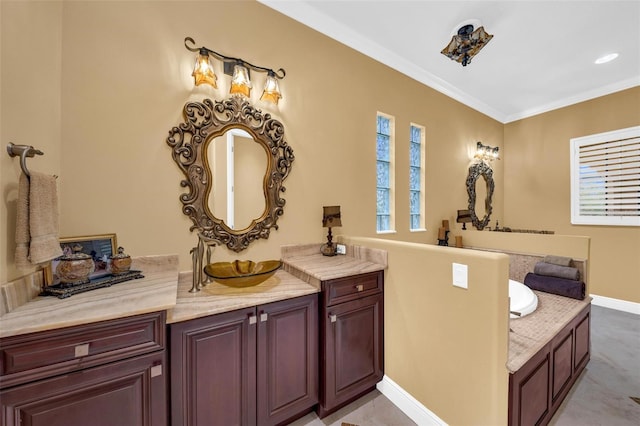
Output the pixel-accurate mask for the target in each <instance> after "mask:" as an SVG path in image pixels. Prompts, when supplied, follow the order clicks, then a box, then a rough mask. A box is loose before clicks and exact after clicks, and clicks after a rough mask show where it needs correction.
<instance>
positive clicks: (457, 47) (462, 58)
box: [440, 19, 493, 67]
mask: <svg viewBox="0 0 640 426" xmlns="http://www.w3.org/2000/svg"><path fill="white" fill-rule="evenodd" d="M474 24H475V25H474ZM492 38H493V35H491V34H489V33H487V32H486V31H485V30H484V27H483V26H482V25H480V21H478V20H477V19H473V20H470V21H465V22H464V23H462V24H459V26H458V30H457V32H456V33H454V34H453V36H452V37H451V41H450V42H449V44H448V45H447V46H446V47H445V48H444V49H442V51H441V52H440V53H442V54H443V55H445V56H446V57H448V58H449V59H451V60H452V61H457V62H460V63H461V64H462V66H463V67H466V66H467V65H469V64H470V63H471V59H473V57H474V56H476V55H477V54H478V52H480V50H481V49H482V48H483V47H484V46H485V45H486V44H487V43H489V41H491V39H492Z"/></svg>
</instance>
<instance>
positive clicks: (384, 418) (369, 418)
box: [291, 306, 640, 426]
mask: <svg viewBox="0 0 640 426" xmlns="http://www.w3.org/2000/svg"><path fill="white" fill-rule="evenodd" d="M631 396H634V397H640V315H634V314H629V313H626V312H620V311H616V310H613V309H607V308H602V307H599V306H592V310H591V360H590V361H589V364H587V367H586V368H585V370H584V372H583V373H582V375H581V376H580V377H579V378H578V380H577V382H576V384H575V385H574V387H573V389H571V391H570V392H569V395H567V398H566V399H565V400H564V402H563V404H562V406H560V408H559V409H558V411H557V413H556V414H555V416H554V417H553V419H551V422H550V423H549V425H550V426H638V425H640V404H638V403H636V402H634V401H633V400H632V399H631V398H630V397H631ZM343 422H344V423H351V424H355V425H358V426H409V425H415V423H414V422H412V421H411V419H409V418H408V417H407V416H406V415H405V414H403V413H402V412H401V411H400V410H399V409H398V408H397V407H396V406H395V405H393V404H392V403H391V402H390V401H389V400H388V399H387V398H385V397H384V395H382V394H381V393H380V392H378V391H374V392H371V393H370V394H368V395H366V396H364V397H363V398H360V399H359V400H358V401H356V402H354V403H352V404H351V405H348V406H347V407H345V408H343V409H342V410H339V411H338V412H336V413H334V414H332V415H330V416H327V417H325V418H324V419H322V420H320V419H318V417H317V416H316V415H315V414H313V413H311V414H308V415H306V416H305V417H302V418H301V419H298V420H297V421H295V422H293V423H292V424H291V425H292V426H327V425H330V426H341V425H342V423H343ZM486 426H501V425H486Z"/></svg>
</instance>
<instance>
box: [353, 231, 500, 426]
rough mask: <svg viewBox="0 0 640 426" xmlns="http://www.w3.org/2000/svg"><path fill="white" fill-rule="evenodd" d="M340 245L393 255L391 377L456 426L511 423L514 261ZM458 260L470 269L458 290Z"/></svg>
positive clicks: (367, 242) (388, 335)
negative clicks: (511, 266) (509, 361)
mask: <svg viewBox="0 0 640 426" xmlns="http://www.w3.org/2000/svg"><path fill="white" fill-rule="evenodd" d="M479 233H480V234H481V232H479ZM340 240H341V241H343V242H344V243H346V244H354V245H363V246H366V247H374V248H379V249H383V250H387V252H388V261H389V267H388V269H387V271H386V272H385V298H384V300H385V374H386V375H388V376H389V377H390V378H391V379H392V380H393V381H395V382H396V383H397V384H398V385H400V386H401V387H402V388H403V389H404V390H406V391H407V392H409V393H410V394H411V395H412V396H413V397H414V398H416V399H417V400H418V401H420V402H421V403H422V404H423V405H425V406H426V407H427V408H429V410H431V411H433V412H434V413H435V414H436V415H437V416H438V417H440V418H441V419H443V420H444V421H445V422H447V423H448V424H450V425H506V424H507V411H508V409H507V398H508V382H509V376H508V372H507V369H506V367H505V365H506V362H507V352H508V349H507V348H508V346H507V340H508V334H509V325H508V318H509V302H508V284H507V282H508V278H509V258H508V256H507V255H504V254H501V253H489V252H483V251H477V250H466V249H457V248H453V247H439V246H434V245H431V244H429V245H427V244H415V243H404V242H397V241H385V240H381V239H373V238H357V237H345V236H341V237H340ZM452 262H456V263H462V264H465V265H468V272H469V288H468V290H464V289H461V288H458V287H454V286H453V285H452V266H451V264H452Z"/></svg>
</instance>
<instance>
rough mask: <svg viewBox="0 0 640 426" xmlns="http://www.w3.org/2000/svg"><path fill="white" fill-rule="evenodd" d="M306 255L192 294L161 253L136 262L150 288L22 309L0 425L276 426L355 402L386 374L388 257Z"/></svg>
mask: <svg viewBox="0 0 640 426" xmlns="http://www.w3.org/2000/svg"><path fill="white" fill-rule="evenodd" d="M304 247H306V246H304ZM310 247H311V248H312V250H311V251H309V252H306V251H304V250H303V251H302V252H300V251H298V250H297V248H296V249H287V250H283V262H284V267H283V269H281V270H278V271H277V272H276V273H275V275H274V276H272V277H270V278H268V279H267V280H266V281H264V282H263V283H261V284H259V285H258V286H256V287H247V288H233V287H228V286H225V285H222V284H219V283H216V282H212V283H209V284H208V285H206V286H205V287H203V288H202V289H201V290H200V291H199V292H197V293H191V292H189V290H190V289H191V287H192V281H193V279H192V273H191V272H183V273H178V271H177V256H165V257H163V259H162V260H158V259H154V261H151V262H150V261H148V260H147V261H145V260H142V261H141V260H140V259H134V262H137V264H136V268H137V269H140V270H142V271H143V272H144V275H145V278H143V279H140V280H134V281H129V282H126V283H121V284H118V285H114V286H112V287H109V288H103V289H99V290H95V291H91V292H87V293H81V294H77V295H74V296H73V297H71V298H68V299H57V298H54V297H35V298H33V299H31V300H29V301H27V302H25V303H24V304H22V305H21V306H16V307H13V309H12V310H11V312H8V313H5V314H4V315H2V317H1V318H0V321H1V324H0V325H1V327H0V416H2V417H0V418H1V421H0V424H2V425H7V426H9V425H20V424H21V425H24V424H31V425H34V426H38V425H43V426H50V425H51V424H56V422H58V423H59V422H60V421H62V422H63V423H64V424H65V426H67V425H68V426H75V425H83V426H84V425H87V424H91V425H98V426H111V425H114V424H123V425H125V424H126V425H129V424H130V425H148V426H162V425H167V424H171V425H173V426H178V425H185V426H187V425H188V426H195V425H210V424H243V425H278V424H287V423H288V422H289V421H291V420H293V419H295V418H298V417H300V416H302V415H304V414H306V413H308V412H309V411H312V410H314V409H315V410H316V411H317V412H318V413H319V415H320V416H324V415H326V414H328V413H330V412H333V411H335V410H337V409H338V408H340V407H342V406H344V405H346V404H348V403H349V402H351V401H353V400H355V399H357V398H358V397H360V396H361V395H363V394H364V393H366V392H368V391H370V390H372V389H373V388H375V385H376V383H377V382H378V381H379V380H381V378H382V374H383V350H384V346H383V345H384V335H383V315H384V314H383V311H384V309H383V303H384V302H383V300H384V299H383V271H384V269H385V268H386V253H384V255H382V254H379V255H380V263H378V262H377V260H378V259H375V258H374V259H373V261H372V260H371V259H370V258H369V257H367V256H364V257H358V256H360V255H362V253H363V252H365V251H363V252H359V251H358V249H355V252H352V253H350V254H352V255H351V256H336V257H325V256H322V255H320V254H319V245H313V246H310ZM350 250H352V251H353V249H352V248H350ZM375 252H376V251H372V253H375ZM374 257H375V256H374ZM156 261H157V262H160V263H164V265H163V266H158V265H155V262H156ZM140 262H142V263H140ZM156 268H159V269H156ZM52 419H55V421H53V420H52Z"/></svg>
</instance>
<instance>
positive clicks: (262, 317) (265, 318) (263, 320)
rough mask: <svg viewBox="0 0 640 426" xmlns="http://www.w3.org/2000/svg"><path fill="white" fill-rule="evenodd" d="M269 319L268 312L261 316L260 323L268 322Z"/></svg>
mask: <svg viewBox="0 0 640 426" xmlns="http://www.w3.org/2000/svg"><path fill="white" fill-rule="evenodd" d="M268 318H269V315H267V313H266V312H263V313H261V314H260V322H266V321H267V319H268Z"/></svg>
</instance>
